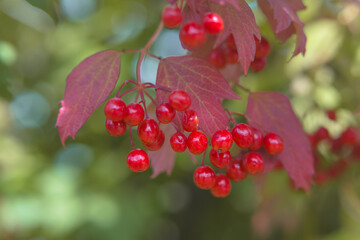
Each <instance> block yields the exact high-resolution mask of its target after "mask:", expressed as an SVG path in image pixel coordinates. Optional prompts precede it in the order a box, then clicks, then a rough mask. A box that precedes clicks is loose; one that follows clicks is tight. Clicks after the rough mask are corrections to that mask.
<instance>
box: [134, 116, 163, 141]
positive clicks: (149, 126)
mask: <svg viewBox="0 0 360 240" xmlns="http://www.w3.org/2000/svg"><path fill="white" fill-rule="evenodd" d="M137 132H138V136H139V138H140V140H141V141H142V142H143V143H145V144H151V143H153V142H155V141H156V139H157V138H158V136H159V132H160V129H159V125H158V124H157V122H155V120H154V119H145V120H144V121H142V122H141V123H140V125H139V127H138V130H137Z"/></svg>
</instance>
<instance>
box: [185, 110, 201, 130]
mask: <svg viewBox="0 0 360 240" xmlns="http://www.w3.org/2000/svg"><path fill="white" fill-rule="evenodd" d="M198 125H199V118H198V115H197V113H196V112H195V111H194V110H192V109H189V110H186V111H185V112H184V115H183V118H182V126H183V128H184V130H185V131H187V132H192V131H194V130H196V129H197V127H198Z"/></svg>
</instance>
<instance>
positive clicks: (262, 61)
mask: <svg viewBox="0 0 360 240" xmlns="http://www.w3.org/2000/svg"><path fill="white" fill-rule="evenodd" d="M265 67H266V58H264V57H263V58H255V60H254V61H253V62H252V63H251V64H250V68H251V70H252V71H254V72H261V71H262V70H264V68H265Z"/></svg>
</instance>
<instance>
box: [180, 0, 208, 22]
mask: <svg viewBox="0 0 360 240" xmlns="http://www.w3.org/2000/svg"><path fill="white" fill-rule="evenodd" d="M186 3H187V5H189V7H190V8H191V9H192V10H193V11H194V12H196V13H204V12H205V11H207V10H208V9H209V3H208V1H207V0H186ZM184 19H185V18H184Z"/></svg>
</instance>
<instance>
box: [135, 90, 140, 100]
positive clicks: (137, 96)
mask: <svg viewBox="0 0 360 240" xmlns="http://www.w3.org/2000/svg"><path fill="white" fill-rule="evenodd" d="M139 96H140V91H138V92H137V94H136V97H135V102H137V101H138V100H139Z"/></svg>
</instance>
